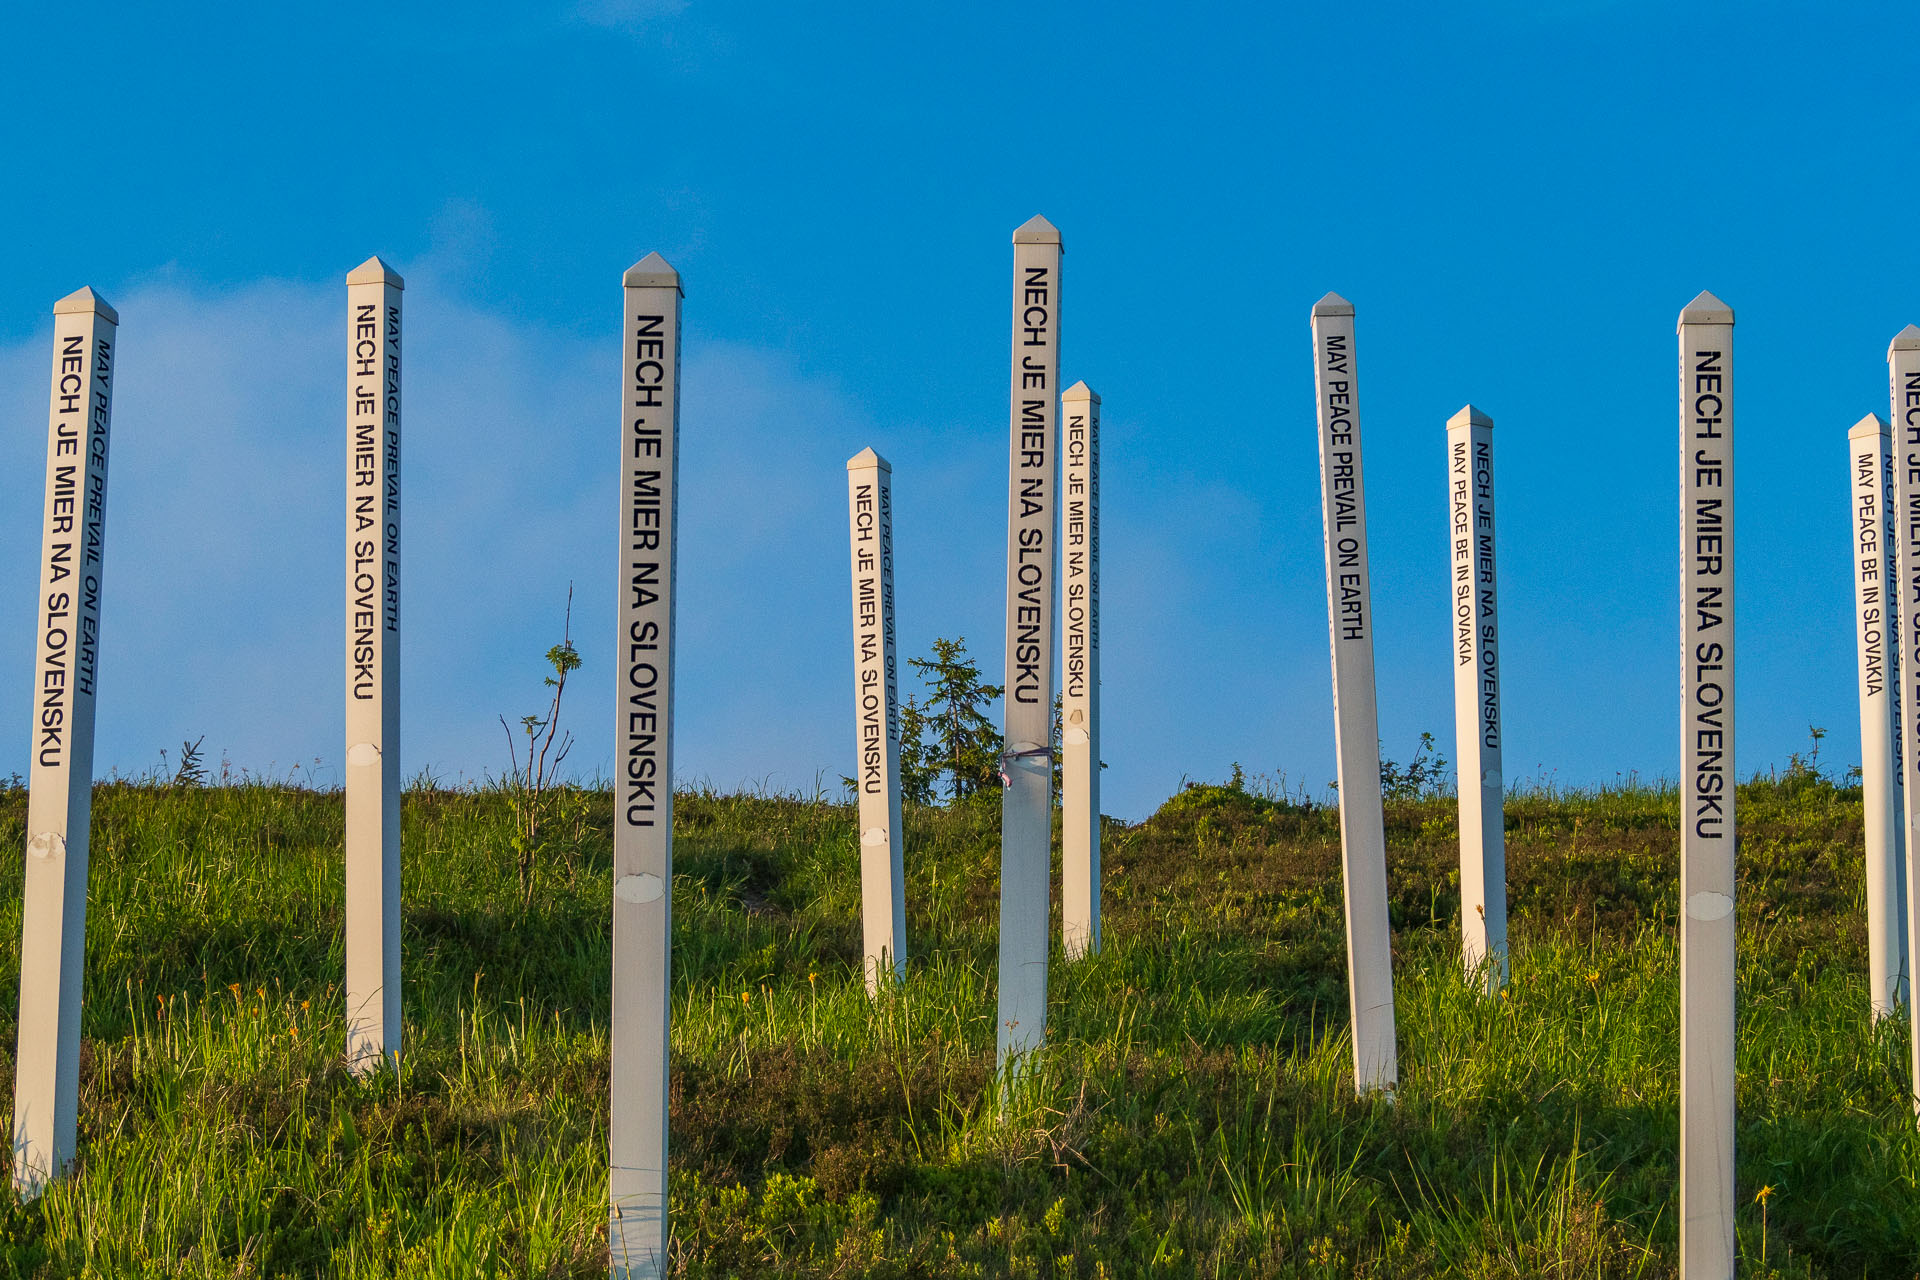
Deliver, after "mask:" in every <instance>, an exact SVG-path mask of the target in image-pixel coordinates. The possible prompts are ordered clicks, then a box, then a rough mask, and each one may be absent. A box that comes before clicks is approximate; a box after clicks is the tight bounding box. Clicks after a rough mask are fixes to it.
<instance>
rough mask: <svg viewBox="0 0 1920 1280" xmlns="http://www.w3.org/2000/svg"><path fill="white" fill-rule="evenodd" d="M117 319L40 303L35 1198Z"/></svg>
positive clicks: (32, 809)
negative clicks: (47, 384) (43, 364)
mask: <svg viewBox="0 0 1920 1280" xmlns="http://www.w3.org/2000/svg"><path fill="white" fill-rule="evenodd" d="M119 325H120V317H119V316H118V315H117V314H116V313H115V312H114V309H113V308H112V307H110V306H108V305H107V304H106V301H105V300H104V299H102V298H101V297H100V296H99V295H98V294H96V293H94V291H93V290H91V289H81V290H79V291H78V292H76V293H71V294H68V295H67V296H66V297H64V298H62V299H60V301H58V302H56V303H55V304H54V305H53V384H52V391H51V395H50V401H51V403H50V405H49V410H48V415H47V416H48V423H47V484H46V505H45V508H44V514H43V517H42V521H41V530H42V534H43V539H42V542H41V553H40V593H39V595H38V596H36V597H35V601H34V610H33V612H34V630H35V631H36V632H37V635H36V637H35V639H36V645H37V647H36V653H35V658H34V667H33V729H32V738H31V742H32V756H31V757H30V760H31V764H30V766H29V771H28V778H27V786H28V794H27V871H26V884H25V894H24V899H23V901H22V904H21V906H22V913H23V915H24V917H25V923H24V926H23V928H22V931H21V939H20V1040H19V1044H18V1046H17V1047H16V1049H15V1056H14V1077H13V1185H14V1189H15V1190H16V1191H18V1192H19V1193H20V1195H21V1196H22V1197H23V1198H32V1197H34V1196H37V1195H39V1194H40V1192H41V1191H43V1190H44V1189H45V1188H46V1184H47V1182H48V1180H49V1179H51V1178H55V1177H58V1176H59V1175H60V1174H61V1173H62V1172H63V1171H64V1170H65V1169H66V1167H67V1165H68V1163H69V1162H71V1161H72V1159H73V1155H74V1137H75V1132H76V1125H77V1121H78V1118H79V1108H80V991H81V971H82V966H83V962H84V961H85V959H86V954H87V849H88V838H87V837H88V828H89V825H90V823H91V821H92V816H93V709H94V699H95V697H96V696H97V693H98V687H99V678H100V583H101V578H102V575H103V572H104V552H105V546H106V519H107V446H108V443H109V437H110V427H111V425H112V416H113V365H114V354H115V349H116V348H115V343H116V342H117V340H118V335H119Z"/></svg>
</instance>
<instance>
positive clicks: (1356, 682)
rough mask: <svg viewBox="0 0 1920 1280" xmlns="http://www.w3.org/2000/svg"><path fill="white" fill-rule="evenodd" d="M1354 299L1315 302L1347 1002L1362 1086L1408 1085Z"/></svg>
mask: <svg viewBox="0 0 1920 1280" xmlns="http://www.w3.org/2000/svg"><path fill="white" fill-rule="evenodd" d="M1353 334H1354V328H1353V304H1352V303H1350V302H1348V301H1347V300H1346V299H1345V298H1342V297H1341V296H1340V295H1339V294H1337V293H1329V294H1328V295H1327V296H1326V297H1324V298H1322V299H1320V301H1318V302H1316V303H1314V304H1313V357H1314V360H1313V381H1314V393H1315V396H1316V398H1317V400H1318V404H1319V429H1320V514H1321V525H1322V529H1323V530H1324V542H1323V547H1324V550H1325V553H1326V563H1327V630H1328V633H1329V638H1330V644H1331V648H1332V654H1333V736H1334V750H1335V753H1336V755H1337V758H1338V772H1339V787H1340V865H1341V881H1342V885H1343V888H1344V890H1345V908H1346V922H1347V1000H1348V1008H1349V1012H1350V1014H1351V1017H1352V1030H1353V1085H1354V1089H1355V1090H1356V1091H1358V1092H1360V1093H1367V1092H1369V1091H1371V1090H1374V1089H1391V1088H1393V1087H1394V1085H1395V1084H1396V1083H1397V1082H1398V1081H1399V1077H1400V1064H1399V1054H1398V1050H1397V1049H1396V1047H1395V1045H1394V1018H1393V938H1392V931H1391V926H1390V924H1389V921H1388V918H1387V836H1386V819H1385V815H1384V814H1383V813H1382V812H1381V806H1380V718H1379V714H1378V711H1377V709H1376V706H1375V703H1374V681H1373V595H1372V584H1371V582H1370V581H1369V577H1368V572H1367V491H1366V484H1365V480H1364V477H1363V475H1362V471H1361V466H1360V407H1359V406H1360V398H1359V385H1360V384H1359V380H1358V377H1357V376H1356V367H1355V363H1354V339H1353Z"/></svg>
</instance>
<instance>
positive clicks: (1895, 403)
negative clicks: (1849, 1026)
mask: <svg viewBox="0 0 1920 1280" xmlns="http://www.w3.org/2000/svg"><path fill="white" fill-rule="evenodd" d="M1887 396H1888V401H1889V407H1890V408H1891V409H1892V411H1893V423H1892V429H1893V445H1894V465H1893V492H1894V503H1895V513H1894V531H1895V535H1896V536H1895V539H1894V548H1893V550H1894V556H1893V559H1894V572H1895V575H1896V581H1897V582H1898V583H1899V584H1900V585H1899V589H1898V590H1896V591H1895V593H1894V594H1895V597H1896V599H1897V600H1898V599H1905V600H1913V599H1916V598H1920V326H1915V325H1908V326H1907V327H1906V328H1904V329H1902V330H1901V331H1900V332H1899V333H1898V334H1897V335H1895V337H1894V339H1893V342H1892V344H1891V345H1889V346H1888V348H1887ZM1894 616H1895V618H1896V619H1897V620H1898V624H1899V627H1900V632H1899V634H1900V642H1899V643H1898V644H1897V645H1896V646H1895V651H1896V652H1895V669H1896V670H1897V671H1898V673H1899V680H1900V705H1899V707H1898V708H1897V710H1896V712H1895V714H1896V715H1897V716H1898V717H1899V724H1900V751H1899V764H1900V782H1901V792H1902V801H1903V808H1902V816H1903V817H1904V819H1905V822H1904V831H1903V832H1902V834H1903V836H1904V838H1905V840H1906V871H1907V876H1906V881H1907V955H1908V957H1909V962H1910V963H1920V608H1916V609H1902V608H1900V607H1899V606H1898V604H1896V605H1895V608H1894ZM1902 658H1904V659H1905V660H1904V661H1902V660H1901V659H1902ZM1908 994H1909V998H1908V1000H1907V1017H1908V1020H1909V1024H1910V1025H1909V1034H1908V1040H1907V1042H1908V1048H1909V1053H1910V1055H1911V1057H1910V1060H1909V1063H1908V1069H1909V1072H1910V1074H1909V1075H1908V1077H1907V1081H1908V1088H1909V1089H1910V1090H1911V1091H1912V1093H1913V1106H1914V1110H1915V1112H1916V1113H1917V1114H1920V999H1915V998H1913V993H1912V992H1911V990H1910V991H1909V993H1908Z"/></svg>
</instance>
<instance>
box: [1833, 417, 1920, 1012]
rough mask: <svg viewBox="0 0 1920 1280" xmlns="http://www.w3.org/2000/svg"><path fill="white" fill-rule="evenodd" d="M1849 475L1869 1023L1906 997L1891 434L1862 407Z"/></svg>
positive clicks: (1851, 440)
mask: <svg viewBox="0 0 1920 1280" xmlns="http://www.w3.org/2000/svg"><path fill="white" fill-rule="evenodd" d="M1847 455H1848V457H1847V461H1848V463H1849V470H1850V471H1851V472H1852V475H1853V570H1854V573H1853V606H1854V639H1855V641H1856V642H1857V646H1858V650H1859V672H1860V791H1861V795H1862V797H1863V799H1864V802H1865V803H1864V806H1863V808H1864V813H1863V817H1864V820H1865V823H1864V825H1865V827H1866V864H1867V865H1866V871H1867V975H1868V999H1869V1002H1870V1007H1871V1009H1872V1017H1873V1020H1874V1021H1875V1022H1878V1021H1879V1020H1880V1019H1882V1018H1885V1017H1890V1016H1891V1015H1892V1014H1893V1012H1894V1010H1895V1009H1896V1008H1897V1007H1898V1005H1899V1004H1900V1002H1901V1001H1902V1000H1904V999H1906V965H1905V950H1906V928H1907V923H1906V911H1905V910H1904V906H1905V897H1906V895H1905V894H1904V892H1902V890H1903V888H1904V881H1905V879H1906V877H1905V875H1904V868H1903V867H1902V865H1901V863H1902V861H1903V860H1904V859H1903V852H1904V849H1905V843H1906V842H1905V841H1904V840H1903V839H1902V835H1903V828H1904V827H1905V825H1906V824H1905V823H1904V821H1903V820H1902V815H1901V796H1900V763H1899V761H1900V695H1899V690H1900V672H1899V663H1898V660H1897V658H1896V657H1895V655H1896V653H1897V651H1898V647H1899V646H1898V638H1899V627H1900V624H1899V620H1898V613H1899V610H1898V605H1897V603H1896V601H1895V592H1896V579H1895V577H1894V558H1893V546H1894V537H1895V533H1894V527H1893V503H1892V501H1891V498H1892V489H1893V485H1892V480H1893V436H1892V433H1891V432H1889V431H1888V429H1887V424H1886V423H1885V422H1883V421H1882V420H1881V418H1880V415H1879V414H1877V413H1870V414H1868V415H1867V416H1866V417H1864V418H1862V419H1860V421H1859V422H1857V423H1855V424H1854V425H1853V428H1852V429H1851V430H1850V431H1848V432H1847Z"/></svg>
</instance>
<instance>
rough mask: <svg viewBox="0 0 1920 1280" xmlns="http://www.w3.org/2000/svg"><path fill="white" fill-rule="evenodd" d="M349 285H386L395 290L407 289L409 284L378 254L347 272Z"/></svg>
mask: <svg viewBox="0 0 1920 1280" xmlns="http://www.w3.org/2000/svg"><path fill="white" fill-rule="evenodd" d="M347 283H348V284H384V285H389V286H391V287H392V288H395V289H404V288H406V287H407V282H406V281H405V280H402V279H401V278H400V273H399V272H398V271H395V270H394V269H393V268H392V267H391V266H389V265H387V262H386V260H385V259H384V258H382V257H381V256H380V255H379V254H377V253H376V254H374V255H373V256H372V257H371V258H368V259H367V260H366V261H365V262H363V263H361V264H360V265H359V266H357V267H355V268H354V269H353V270H351V271H349V272H347Z"/></svg>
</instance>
